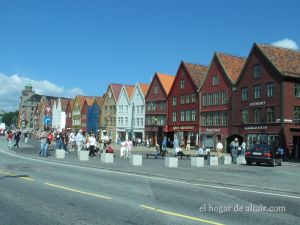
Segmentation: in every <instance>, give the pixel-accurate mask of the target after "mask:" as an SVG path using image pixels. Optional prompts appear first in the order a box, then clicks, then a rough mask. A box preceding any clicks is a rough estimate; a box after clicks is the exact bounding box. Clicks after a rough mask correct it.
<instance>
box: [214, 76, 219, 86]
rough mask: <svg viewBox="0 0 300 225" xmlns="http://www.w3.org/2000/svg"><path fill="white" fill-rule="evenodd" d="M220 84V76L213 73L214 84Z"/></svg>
mask: <svg viewBox="0 0 300 225" xmlns="http://www.w3.org/2000/svg"><path fill="white" fill-rule="evenodd" d="M217 85H219V77H218V75H217V74H215V75H213V86H217Z"/></svg>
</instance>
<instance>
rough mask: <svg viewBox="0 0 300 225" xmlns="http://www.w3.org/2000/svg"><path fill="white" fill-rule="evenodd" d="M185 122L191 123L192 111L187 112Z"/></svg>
mask: <svg viewBox="0 0 300 225" xmlns="http://www.w3.org/2000/svg"><path fill="white" fill-rule="evenodd" d="M185 121H191V111H190V110H187V111H185Z"/></svg>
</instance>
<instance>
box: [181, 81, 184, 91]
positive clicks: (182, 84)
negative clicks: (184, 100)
mask: <svg viewBox="0 0 300 225" xmlns="http://www.w3.org/2000/svg"><path fill="white" fill-rule="evenodd" d="M180 89H184V80H180Z"/></svg>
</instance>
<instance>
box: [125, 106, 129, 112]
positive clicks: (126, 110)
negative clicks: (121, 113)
mask: <svg viewBox="0 0 300 225" xmlns="http://www.w3.org/2000/svg"><path fill="white" fill-rule="evenodd" d="M125 113H128V105H126V106H125Z"/></svg>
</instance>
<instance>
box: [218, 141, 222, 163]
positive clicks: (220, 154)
mask: <svg viewBox="0 0 300 225" xmlns="http://www.w3.org/2000/svg"><path fill="white" fill-rule="evenodd" d="M222 151H223V144H222V142H221V141H220V140H219V141H218V143H217V156H218V158H219V159H220V158H221V157H222Z"/></svg>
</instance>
